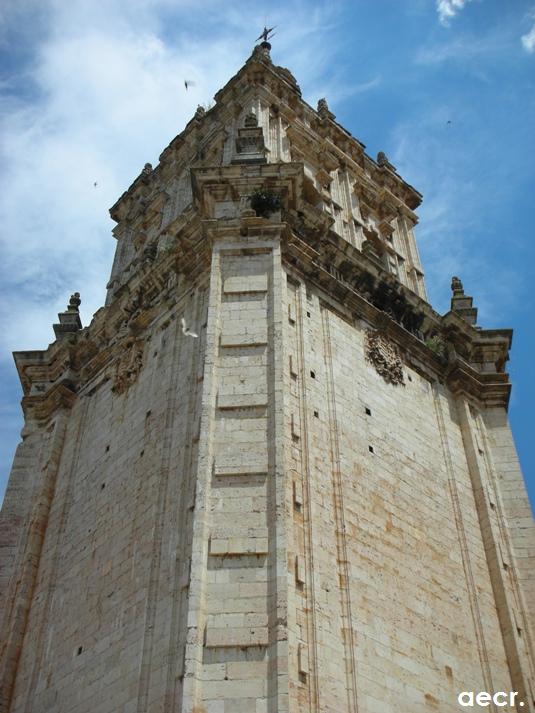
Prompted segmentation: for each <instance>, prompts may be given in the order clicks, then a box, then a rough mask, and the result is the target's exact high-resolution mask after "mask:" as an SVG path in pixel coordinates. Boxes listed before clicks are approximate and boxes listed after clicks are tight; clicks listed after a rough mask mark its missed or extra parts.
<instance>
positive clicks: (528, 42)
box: [520, 24, 535, 54]
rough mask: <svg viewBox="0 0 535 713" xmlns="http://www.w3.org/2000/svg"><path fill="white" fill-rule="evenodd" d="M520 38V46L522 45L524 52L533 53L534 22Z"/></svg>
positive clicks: (534, 41) (534, 48)
mask: <svg viewBox="0 0 535 713" xmlns="http://www.w3.org/2000/svg"><path fill="white" fill-rule="evenodd" d="M520 39H521V41H522V46H523V47H524V49H525V50H526V52H529V54H533V52H535V24H534V25H533V27H532V28H531V30H530V31H529V32H527V33H526V34H525V35H522V37H521V38H520Z"/></svg>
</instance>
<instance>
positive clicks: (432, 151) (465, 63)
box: [0, 0, 535, 503]
mask: <svg viewBox="0 0 535 713" xmlns="http://www.w3.org/2000/svg"><path fill="white" fill-rule="evenodd" d="M264 22H267V23H268V24H269V25H270V26H271V25H277V30H276V36H275V37H274V39H273V50H272V57H273V60H274V62H275V63H276V64H280V65H283V66H286V67H288V68H289V69H291V70H292V72H293V73H294V74H295V76H296V78H297V80H298V82H299V83H300V85H301V88H302V90H303V95H304V97H305V99H306V100H307V101H308V102H309V103H310V104H312V105H315V103H316V102H317V100H318V98H320V97H322V96H325V97H327V100H328V102H329V106H330V108H331V110H332V111H333V112H334V113H335V114H336V116H337V119H338V120H339V121H340V123H341V124H342V125H344V126H345V127H346V128H347V129H349V130H350V131H351V132H352V133H353V134H354V135H355V136H356V137H358V138H359V139H360V140H361V141H362V142H363V143H365V144H366V145H367V148H368V151H369V153H370V154H371V155H372V156H374V155H375V154H376V153H377V151H385V152H386V153H387V155H388V157H389V159H390V160H391V162H392V163H394V164H395V165H396V166H397V168H398V170H399V172H400V173H401V174H402V175H403V177H404V178H405V179H406V180H407V181H408V182H409V183H411V184H413V185H414V186H415V187H416V188H417V189H418V190H419V191H421V192H422V193H423V195H424V202H423V205H422V206H421V208H420V210H419V215H420V225H419V227H418V229H417V237H418V242H419V247H420V252H421V256H422V260H423V263H424V269H425V271H426V278H427V287H428V291H429V295H430V301H431V303H432V304H433V306H434V307H435V309H437V310H438V311H439V312H441V313H443V312H445V311H447V309H448V307H449V297H450V291H449V284H450V278H451V276H452V275H454V274H457V275H459V276H461V277H462V279H463V282H464V285H465V288H466V291H467V293H469V294H471V295H473V296H474V299H475V304H476V306H477V307H478V308H479V323H480V324H481V325H482V326H484V327H488V328H498V327H512V328H513V329H514V339H513V349H512V353H511V362H510V363H509V370H510V373H511V378H512V381H513V394H512V398H511V405H510V418H511V422H512V427H513V432H514V435H515V438H516V442H517V446H518V450H519V454H520V460H521V463H522V466H523V470H524V474H525V477H526V480H527V483H528V488H529V492H530V496H531V500H532V503H533V502H535V448H534V447H533V440H534V439H533V435H534V434H533V421H534V419H533V404H534V403H535V379H534V378H533V366H532V361H533V354H534V352H535V336H534V331H535V330H534V319H533V309H534V297H533V292H534V285H535V275H534V267H533V266H534V264H535V248H534V239H533V228H532V221H533V216H532V213H533V207H534V205H535V201H534V193H535V191H534V188H535V161H534V156H535V92H534V90H535V0H531V1H525V2H524V1H523V0H501V1H499V0H439V1H438V2H436V1H435V0H404V1H402V0H360V1H359V0H352V1H347V2H337V1H336V0H330V1H329V2H294V1H292V0H290V1H289V2H270V3H266V2H263V3H258V2H247V3H245V2H234V1H233V0H227V1H226V2H224V3H223V2H210V1H208V2H203V0H198V1H197V2H193V0H188V1H181V0H129V1H128V2H126V0H107V2H101V3H95V2H93V1H89V0H69V2H65V0H32V1H29V0H13V1H12V2H9V1H8V2H7V3H4V4H3V5H2V8H1V9H0V117H1V118H0V131H1V148H0V151H1V172H0V225H1V226H2V234H1V236H0V241H1V242H0V250H1V253H0V257H1V259H0V320H1V329H0V339H1V341H0V394H1V396H0V398H1V405H0V409H1V410H0V416H1V420H0V496H1V494H2V493H3V489H4V486H5V481H6V478H7V473H8V472H9V469H10V465H11V460H12V457H13V452H14V448H15V445H16V443H17V441H18V437H19V432H20V428H21V424H22V418H21V410H20V406H19V400H20V396H21V392H20V387H19V384H18V379H17V376H16V372H15V368H14V365H13V361H12V357H11V351H13V350H18V349H41V348H45V347H46V345H47V344H48V343H49V342H50V341H52V339H53V332H52V323H53V322H54V321H56V314H57V312H58V311H59V310H61V309H64V308H65V306H66V304H67V301H68V298H69V295H70V294H71V292H73V291H75V290H78V291H79V292H81V296H82V300H83V302H82V308H81V312H82V318H83V322H84V324H88V323H89V321H90V319H91V316H92V314H93V313H94V312H95V311H96V310H97V309H98V308H99V307H100V306H101V305H102V304H103V301H104V294H105V284H106V281H107V279H108V275H109V271H110V268H111V262H112V257H113V250H114V240H113V239H112V237H111V233H110V231H111V228H112V227H113V224H112V222H111V220H110V219H109V217H108V208H109V207H110V206H111V205H112V204H113V203H114V202H115V200H116V199H117V198H118V197H119V195H120V194H121V193H122V192H123V190H125V188H126V187H127V186H128V185H129V184H130V183H131V181H132V179H133V178H134V177H135V176H137V175H138V173H139V171H140V169H141V168H142V167H143V165H144V163H145V162H147V161H149V162H151V163H153V164H156V163H157V162H158V155H159V153H160V152H161V150H162V149H163V148H164V147H165V146H167V144H168V143H169V141H170V140H171V139H172V138H173V137H174V136H175V135H176V134H177V133H179V132H180V131H181V130H182V129H183V128H184V126H185V124H186V122H187V121H188V120H189V119H190V118H191V116H192V115H193V113H194V111H195V108H196V106H197V104H199V103H202V104H208V103H209V102H210V101H211V100H212V97H213V95H214V93H215V92H216V91H217V90H218V89H219V88H220V87H221V86H223V84H225V83H226V81H227V80H228V79H229V78H230V77H231V76H232V75H233V74H234V73H235V72H236V71H237V70H238V69H239V67H240V66H241V65H242V64H243V62H244V61H245V59H246V58H247V57H248V55H249V54H250V52H251V49H252V47H253V45H254V40H255V38H256V37H257V35H258V34H259V33H260V30H261V29H262V27H263V25H264ZM185 78H186V79H189V80H193V81H194V82H195V85H194V86H192V87H190V89H189V90H188V92H186V91H185V90H184V85H183V81H184V79H185ZM95 182H96V183H97V186H94V183H95Z"/></svg>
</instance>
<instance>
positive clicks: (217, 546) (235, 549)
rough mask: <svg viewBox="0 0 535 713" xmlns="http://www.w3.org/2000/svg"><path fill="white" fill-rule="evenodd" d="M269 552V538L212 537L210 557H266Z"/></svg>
mask: <svg viewBox="0 0 535 713" xmlns="http://www.w3.org/2000/svg"><path fill="white" fill-rule="evenodd" d="M267 551H268V539H267V537H240V536H239V535H238V536H237V537H229V538H222V537H212V539H211V540H210V555H211V556H213V557H226V556H227V555H265V554H267Z"/></svg>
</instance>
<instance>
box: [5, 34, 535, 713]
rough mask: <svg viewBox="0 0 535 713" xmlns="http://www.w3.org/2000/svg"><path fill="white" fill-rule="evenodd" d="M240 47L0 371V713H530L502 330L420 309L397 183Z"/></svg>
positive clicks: (523, 502)
mask: <svg viewBox="0 0 535 713" xmlns="http://www.w3.org/2000/svg"><path fill="white" fill-rule="evenodd" d="M266 33H268V30H267V29H266V30H265V32H264V33H263V34H262V35H261V37H260V38H259V39H262V42H261V44H259V45H258V46H256V47H255V48H254V51H253V53H252V55H251V56H250V57H249V59H248V60H247V61H246V62H245V64H244V65H243V67H242V68H241V69H240V70H239V71H238V73H237V74H236V75H235V76H234V77H233V78H232V79H230V81H229V82H228V83H227V84H226V85H225V86H224V87H223V88H222V89H221V90H220V91H219V92H218V93H217V94H216V96H215V104H214V106H213V107H212V108H210V109H204V108H203V107H199V108H198V109H197V111H196V112H195V115H194V116H193V117H192V119H191V121H189V123H188V124H187V125H186V127H185V129H184V130H183V131H182V133H180V134H179V135H178V136H177V137H175V138H174V139H173V140H172V141H171V143H170V144H169V146H168V147H167V148H165V149H164V151H163V152H162V154H161V156H160V159H159V163H158V165H157V166H155V167H153V166H151V165H150V164H146V165H145V167H144V168H143V169H142V171H141V173H140V175H139V176H138V177H137V178H136V179H135V180H134V182H133V183H132V185H131V186H130V187H129V188H128V190H126V191H125V192H124V193H123V195H122V196H121V197H120V198H119V199H118V200H117V202H116V203H115V205H114V206H113V207H112V208H111V216H112V218H113V219H114V221H115V222H116V226H115V228H114V231H113V234H114V238H115V239H116V241H117V246H116V252H115V259H114V262H113V267H112V270H111V275H110V280H109V282H108V284H107V296H106V302H105V306H104V307H102V308H101V309H99V310H98V311H97V312H96V314H95V315H94V317H93V319H92V321H91V323H90V324H89V325H87V326H85V327H83V326H82V324H81V322H80V317H79V314H78V307H79V304H80V295H79V294H78V293H76V294H74V295H73V296H72V297H71V300H70V303H69V306H68V308H67V310H66V311H65V312H63V313H61V314H60V315H59V323H58V324H55V325H54V332H55V341H54V342H53V343H52V344H50V345H49V346H48V347H47V349H45V350H38V351H29V352H16V353H15V355H14V356H15V361H16V365H17V369H18V373H19V375H20V379H21V383H22V387H23V391H24V396H23V399H22V407H23V410H24V415H25V425H24V429H23V431H22V434H21V435H22V441H21V443H20V444H19V446H18V449H17V453H16V457H15V461H14V465H13V471H12V474H11V478H10V481H9V486H8V491H7V494H6V499H5V504H4V508H3V510H2V516H1V520H0V523H1V525H0V528H1V529H0V538H1V539H0V558H1V559H0V561H1V570H0V577H1V580H0V581H1V582H2V599H1V604H2V611H3V614H2V617H3V618H2V619H1V627H2V628H1V631H2V635H1V640H2V648H1V659H0V676H1V684H2V689H1V698H0V712H1V713H45V711H47V712H48V711H57V712H58V713H67V712H68V711H76V712H77V713H117V712H118V711H120V712H121V713H149V712H150V713H178V712H179V711H180V712H181V713H293V712H295V713H297V712H298V711H299V712H302V711H307V712H310V713H320V712H321V713H342V712H343V713H346V712H348V713H357V711H358V713H377V712H378V711H380V712H381V713H388V712H389V711H392V712H393V711H411V713H418V712H420V711H421V712H422V713H424V712H427V713H428V712H429V711H439V712H440V713H452V711H455V710H462V708H460V707H459V703H458V698H457V696H458V694H459V693H461V692H462V691H485V692H488V693H489V694H490V695H491V696H492V695H493V694H494V693H495V692H498V691H506V692H516V693H517V698H516V701H517V708H518V706H521V707H519V708H518V710H523V711H526V713H528V711H530V712H531V713H535V690H534V681H535V661H534V648H533V647H534V639H533V637H534V634H535V631H534V626H535V525H534V523H533V519H532V515H531V510H530V507H529V502H528V499H527V495H526V491H525V487H524V483H523V479H522V474H521V472H520V468H519V464H518V460H517V457H516V452H515V449H514V444H513V441H512V437H511V433H510V429H509V425H508V421H507V406H508V400H509V393H510V388H511V386H510V382H509V378H508V375H507V373H506V372H505V365H506V362H507V359H508V352H509V348H510V345H511V338H512V333H511V331H510V330H507V329H499V330H495V329H484V328H481V327H479V326H478V325H477V323H476V318H477V310H476V309H475V308H474V306H473V300H472V297H469V296H466V295H465V292H464V288H463V285H462V282H461V280H460V279H459V278H458V277H454V278H453V281H452V291H453V296H452V301H451V309H450V310H449V311H448V312H447V313H446V314H445V315H439V314H438V313H437V312H436V311H435V310H434V309H433V308H432V306H431V305H430V304H429V302H428V300H427V294H426V288H425V281H424V274H423V270H422V265H421V262H420V258H419V256H418V250H417V245H416V240H415V236H414V227H415V225H416V223H417V216H416V213H415V211H416V209H417V208H418V206H419V204H420V202H421V199H422V197H421V195H420V194H419V193H418V191H417V190H416V189H415V188H413V187H412V186H411V185H409V184H408V183H407V182H406V181H405V180H404V179H403V178H402V177H401V176H400V175H399V173H398V172H397V170H396V168H395V166H393V165H392V163H391V162H390V161H389V159H388V158H387V156H386V155H385V154H384V153H379V154H378V156H377V158H376V159H374V158H372V157H371V156H369V155H368V154H367V153H366V151H365V146H364V145H363V144H362V143H361V142H360V141H359V140H358V139H356V138H355V137H353V136H352V135H351V134H350V133H349V132H348V131H347V130H345V129H344V128H343V127H342V126H341V125H340V124H339V123H338V122H337V120H336V117H335V115H334V114H333V113H332V111H331V110H330V109H329V107H328V104H327V101H326V100H325V99H321V100H320V101H319V102H318V105H317V108H316V109H315V108H313V107H311V106H309V105H308V104H307V103H306V101H305V100H304V99H303V97H302V95H301V90H300V88H299V85H298V84H297V81H296V79H295V78H294V76H293V75H292V73H291V72H290V71H289V70H288V69H285V68H283V67H279V66H276V65H275V64H274V63H273V61H272V59H271V53H270V49H271V46H270V43H269V42H268V34H266ZM82 298H83V294H82ZM496 705H497V704H496V703H492V704H491V708H490V710H498V708H497V707H496ZM500 709H503V710H515V708H513V707H505V708H504V707H501V706H500Z"/></svg>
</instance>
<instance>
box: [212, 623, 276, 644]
mask: <svg viewBox="0 0 535 713" xmlns="http://www.w3.org/2000/svg"><path fill="white" fill-rule="evenodd" d="M268 642H269V631H268V628H267V627H263V626H262V627H260V626H258V627H247V628H239V629H230V628H228V629H207V630H206V642H205V646H206V648H214V649H215V648H221V647H225V648H233V647H235V646H267V645H268Z"/></svg>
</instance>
